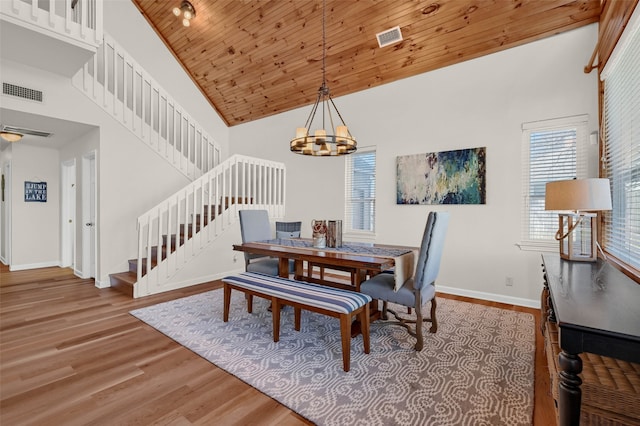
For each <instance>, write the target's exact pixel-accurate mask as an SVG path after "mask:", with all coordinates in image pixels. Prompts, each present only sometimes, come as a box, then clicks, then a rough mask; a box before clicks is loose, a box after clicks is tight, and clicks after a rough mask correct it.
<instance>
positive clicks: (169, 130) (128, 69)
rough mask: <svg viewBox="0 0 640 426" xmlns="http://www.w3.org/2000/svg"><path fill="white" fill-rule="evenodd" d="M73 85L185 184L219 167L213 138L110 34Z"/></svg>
mask: <svg viewBox="0 0 640 426" xmlns="http://www.w3.org/2000/svg"><path fill="white" fill-rule="evenodd" d="M73 84H74V86H75V87H77V88H78V89H79V90H80V91H82V92H83V93H85V94H86V95H87V96H88V97H89V98H90V99H92V100H93V101H94V102H96V103H97V104H98V105H100V107H102V108H103V109H104V110H105V111H107V112H108V113H109V114H111V116H113V118H115V119H116V120H118V121H119V122H120V123H121V124H122V125H124V126H125V127H126V128H127V129H129V130H130V131H131V132H132V133H133V134H135V135H136V136H137V137H138V138H140V140H142V141H144V142H145V143H146V144H147V145H148V146H149V147H151V148H152V149H153V150H154V151H155V152H156V153H158V154H159V155H161V156H162V157H164V158H165V159H166V160H167V161H168V162H169V163H171V164H172V165H173V166H174V167H175V168H176V169H178V170H179V171H180V172H182V173H183V174H184V175H185V176H187V177H188V178H189V179H191V180H193V179H196V178H197V177H198V176H201V175H202V174H204V173H206V172H208V171H209V170H211V169H212V168H214V167H215V166H216V165H218V164H219V163H220V161H221V158H220V155H221V152H220V147H219V146H218V145H217V144H216V143H215V142H214V141H213V139H212V138H211V136H209V135H208V134H207V133H206V132H205V131H204V130H203V129H202V127H201V126H200V125H199V124H198V123H197V122H196V121H195V120H194V119H193V118H191V117H190V116H189V114H187V113H186V111H185V110H184V109H183V108H182V107H181V106H180V105H179V104H178V103H177V102H176V101H175V100H173V99H172V98H171V97H170V96H169V95H168V94H167V92H166V91H165V90H164V89H162V87H160V85H159V84H158V83H157V82H156V81H155V80H154V79H153V78H151V76H150V75H149V74H148V73H147V72H146V71H145V70H144V69H143V68H142V67H141V66H140V65H139V64H138V63H137V62H135V61H134V60H133V58H131V56H130V55H129V54H128V53H127V52H126V51H125V50H124V49H123V48H122V47H121V46H120V45H118V44H117V43H116V42H115V40H114V39H113V38H112V37H110V36H109V35H108V34H106V33H105V34H104V42H103V43H102V45H101V46H100V48H99V49H98V52H97V53H96V55H95V56H94V57H93V59H92V60H90V61H89V62H87V63H86V64H85V65H84V67H83V68H82V69H81V70H80V71H79V72H78V73H77V74H76V75H75V76H74V77H73Z"/></svg>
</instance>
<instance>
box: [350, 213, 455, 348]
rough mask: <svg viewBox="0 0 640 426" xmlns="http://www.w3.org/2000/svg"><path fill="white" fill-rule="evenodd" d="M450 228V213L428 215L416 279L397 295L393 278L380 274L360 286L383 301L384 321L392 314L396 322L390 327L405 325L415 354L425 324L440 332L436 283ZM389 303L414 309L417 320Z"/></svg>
mask: <svg viewBox="0 0 640 426" xmlns="http://www.w3.org/2000/svg"><path fill="white" fill-rule="evenodd" d="M448 225H449V213H448V212H430V213H429V215H428V217H427V224H426V226H425V229H424V234H423V236H422V243H421V244H420V252H419V255H418V261H417V263H416V269H415V271H414V273H413V276H412V277H411V278H409V279H407V280H406V281H405V282H404V283H403V284H402V286H401V287H400V288H399V289H398V290H397V291H395V290H394V289H395V275H394V274H386V273H382V274H378V275H376V276H374V277H372V278H370V279H368V280H366V281H364V282H363V283H362V284H361V285H360V292H362V293H365V294H368V295H369V296H371V297H372V298H373V299H377V300H381V301H382V318H383V319H385V320H386V319H387V313H388V312H390V313H391V314H393V316H394V317H395V318H396V320H397V321H393V322H391V323H392V324H399V325H402V326H403V327H405V328H406V329H407V330H408V332H409V334H410V335H411V336H414V337H415V338H416V344H415V350H416V351H421V350H422V347H423V338H424V337H423V335H422V323H423V322H431V328H430V329H429V331H430V332H431V333H435V332H436V331H437V330H438V321H437V319H436V305H437V304H436V289H435V283H436V277H437V276H438V272H439V271H440V259H441V258H442V248H443V245H444V238H445V234H446V231H447V227H448ZM429 301H431V314H430V317H429V318H424V317H423V314H422V305H423V304H425V303H426V302H429ZM389 302H391V303H395V304H398V305H403V306H407V307H409V308H413V309H414V310H415V316H416V317H415V319H411V318H408V317H406V316H403V317H401V316H400V315H398V313H397V312H395V311H394V310H392V309H389V308H388V306H387V305H388V303H389ZM409 324H415V327H414V328H413V329H412V327H411V326H410V325H409Z"/></svg>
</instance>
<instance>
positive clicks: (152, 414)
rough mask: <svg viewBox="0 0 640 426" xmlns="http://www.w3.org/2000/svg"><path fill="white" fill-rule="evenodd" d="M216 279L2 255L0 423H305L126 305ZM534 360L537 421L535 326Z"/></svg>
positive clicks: (544, 412) (545, 416)
mask: <svg viewBox="0 0 640 426" xmlns="http://www.w3.org/2000/svg"><path fill="white" fill-rule="evenodd" d="M219 287H221V283H220V282H219V281H217V282H211V283H207V284H202V285H198V286H194V287H190V288H187V289H183V290H176V291H173V292H169V293H164V294H161V295H157V296H150V297H146V298H142V299H131V298H129V297H127V296H125V295H124V294H122V293H119V292H117V291H116V290H113V289H110V288H107V289H97V288H96V287H95V286H94V281H93V280H83V279H80V278H78V277H76V276H74V275H73V273H72V271H71V270H70V269H63V268H42V269H37V270H29V271H17V272H9V270H8V268H7V267H6V266H4V265H1V264H0V424H1V425H3V426H4V425H7V426H8V425H45V424H46V425H86V424H92V425H123V424H125V425H132V424H139V425H147V424H162V425H191V424H198V425H250V424H253V425H306V424H310V423H309V422H308V421H307V420H305V419H304V418H302V417H300V416H299V415H297V414H296V413H294V412H292V411H291V410H289V409H287V408H285V407H284V406H282V405H280V404H279V403H277V402H276V401H274V400H273V399H271V398H269V397H268V396H266V395H264V394H262V393H260V392H259V391H257V390H255V389H254V388H252V387H251V386H249V385H247V384H245V383H244V382H242V381H240V380H239V379H237V378H236V377H234V376H232V375H230V374H228V373H226V372H225V371H223V370H221V369H219V368H217V367H216V366H215V365H212V364H211V363H209V362H208V361H206V360H204V359H202V358H200V357H199V356H198V355H196V354H194V353H193V352H191V351H189V350H188V349H186V348H184V347H183V346H181V345H179V344H177V343H175V342H174V341H173V340H171V339H169V338H168V337H166V336H164V335H163V334H161V333H160V332H158V331H156V330H154V329H153V328H151V327H149V326H147V325H146V324H144V323H143V322H141V321H139V320H138V319H136V318H134V317H133V316H131V315H129V314H128V312H129V311H130V310H132V309H135V308H140V307H144V306H149V305H153V304H156V303H159V302H163V301H167V300H171V299H175V298H179V297H184V296H188V295H191V294H195V293H199V292H203V291H208V290H212V289H215V288H219ZM441 297H448V296H446V295H441ZM457 299H461V300H467V301H469V299H465V298H457ZM472 301H473V302H476V303H483V304H488V305H491V306H498V307H501V308H507V309H515V310H519V311H524V312H531V313H533V314H534V315H536V318H537V314H538V311H537V310H534V309H527V308H521V307H514V306H509V305H502V304H497V303H487V302H481V301H476V300H472ZM538 329H539V327H538ZM535 368H536V383H535V412H534V425H535V426H538V425H545V426H547V425H552V424H555V413H554V409H553V405H552V404H553V401H552V399H551V397H550V392H549V377H548V372H547V367H546V362H545V356H544V353H543V343H542V339H541V337H540V335H539V333H536V367H535Z"/></svg>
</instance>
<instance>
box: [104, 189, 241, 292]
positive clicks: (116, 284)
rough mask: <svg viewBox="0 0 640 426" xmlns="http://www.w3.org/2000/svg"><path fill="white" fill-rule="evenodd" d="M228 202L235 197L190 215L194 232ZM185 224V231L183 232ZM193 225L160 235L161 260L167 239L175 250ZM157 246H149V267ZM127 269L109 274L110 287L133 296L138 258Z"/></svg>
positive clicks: (155, 260) (190, 234) (189, 235)
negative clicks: (174, 232)
mask: <svg viewBox="0 0 640 426" xmlns="http://www.w3.org/2000/svg"><path fill="white" fill-rule="evenodd" d="M252 203H253V199H251V198H239V199H238V201H237V204H252ZM229 204H236V197H225V206H224V208H223V206H222V205H218V206H217V208H216V206H209V205H206V206H204V207H203V211H204V216H203V215H201V214H200V213H197V214H195V215H192V217H194V221H193V223H195V232H199V231H200V228H201V227H203V226H205V225H207V224H208V223H209V222H210V221H212V220H213V219H215V217H216V216H217V215H220V214H221V213H222V212H223V211H224V210H226V209H227V208H229ZM185 226H186V232H185ZM193 228H194V226H193V224H192V223H190V224H187V225H185V224H180V231H179V232H180V233H179V234H177V235H176V234H172V235H170V236H168V235H163V236H162V255H161V260H164V259H166V258H167V239H168V238H171V252H174V251H176V241H179V243H178V245H179V246H182V245H184V243H185V242H186V241H187V240H189V239H191V238H192V237H193V234H194V229H193ZM157 253H158V247H157V246H153V247H151V268H152V269H153V268H155V267H156V266H157V263H158V256H157ZM141 261H142V268H141V269H142V275H143V276H144V275H146V274H147V263H148V262H147V259H146V258H144V259H142V260H141ZM128 263H129V271H127V272H119V273H116V274H110V275H109V277H110V281H111V287H113V288H115V289H116V290H118V291H120V292H122V293H124V294H126V295H128V296H131V297H133V287H134V284H135V283H136V281H137V279H138V277H137V274H138V259H129V261H128Z"/></svg>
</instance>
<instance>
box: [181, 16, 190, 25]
mask: <svg viewBox="0 0 640 426" xmlns="http://www.w3.org/2000/svg"><path fill="white" fill-rule="evenodd" d="M182 25H184V26H185V27H188V26H189V25H191V22H189V20H188V19H186V18H185V19H183V20H182Z"/></svg>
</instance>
